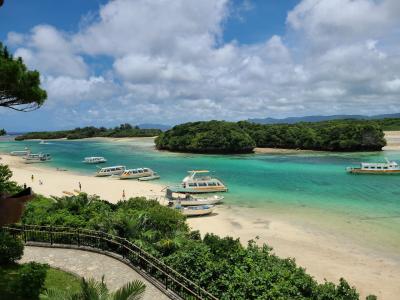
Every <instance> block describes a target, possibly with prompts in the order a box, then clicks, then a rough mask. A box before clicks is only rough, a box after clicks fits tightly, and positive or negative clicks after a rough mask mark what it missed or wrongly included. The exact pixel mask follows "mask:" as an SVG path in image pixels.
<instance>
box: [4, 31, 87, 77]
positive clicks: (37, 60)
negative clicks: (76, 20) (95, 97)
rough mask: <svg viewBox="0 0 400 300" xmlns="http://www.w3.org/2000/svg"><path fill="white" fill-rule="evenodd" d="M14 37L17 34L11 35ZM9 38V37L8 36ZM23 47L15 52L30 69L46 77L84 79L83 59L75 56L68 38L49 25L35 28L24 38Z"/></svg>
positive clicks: (84, 66) (85, 66)
mask: <svg viewBox="0 0 400 300" xmlns="http://www.w3.org/2000/svg"><path fill="white" fill-rule="evenodd" d="M11 36H13V37H14V40H15V36H18V37H19V38H18V39H20V36H21V35H19V34H17V35H16V34H12V35H11ZM9 38H10V35H9ZM24 40H25V41H26V43H25V44H24V47H21V48H18V49H17V50H16V51H15V55H16V56H21V57H22V58H23V59H24V60H25V62H26V63H27V64H28V66H30V67H31V68H35V69H40V70H41V71H42V72H43V73H44V74H47V75H60V76H72V77H85V76H87V75H88V72H89V70H88V67H87V65H86V63H85V62H84V60H83V58H82V57H81V56H80V55H78V54H76V51H75V49H74V47H73V45H72V44H71V42H70V40H69V37H68V36H66V35H65V34H63V33H62V32H60V31H58V30H57V29H56V28H54V27H52V26H49V25H38V26H35V27H34V28H33V29H32V30H31V33H30V34H29V35H28V36H25V37H24Z"/></svg>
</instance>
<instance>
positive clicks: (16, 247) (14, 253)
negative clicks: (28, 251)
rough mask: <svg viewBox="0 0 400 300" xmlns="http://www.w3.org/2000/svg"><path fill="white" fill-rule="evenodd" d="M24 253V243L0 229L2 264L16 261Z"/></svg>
mask: <svg viewBox="0 0 400 300" xmlns="http://www.w3.org/2000/svg"><path fill="white" fill-rule="evenodd" d="M23 253H24V245H23V244H22V241H21V240H20V239H18V238H14V237H13V236H11V235H10V234H8V233H6V232H3V231H0V265H7V264H12V263H15V262H16V261H17V260H19V259H20V258H21V257H22V254H23Z"/></svg>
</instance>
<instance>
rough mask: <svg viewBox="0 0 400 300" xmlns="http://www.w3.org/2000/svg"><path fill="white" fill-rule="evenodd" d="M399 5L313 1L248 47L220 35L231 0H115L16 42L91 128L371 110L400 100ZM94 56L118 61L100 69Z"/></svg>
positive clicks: (52, 97)
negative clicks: (80, 19)
mask: <svg viewBox="0 0 400 300" xmlns="http://www.w3.org/2000/svg"><path fill="white" fill-rule="evenodd" d="M246 2H247V1H245V2H244V3H246ZM399 3H400V2H399V1H397V0H381V1H374V0H329V1H321V0H303V1H301V2H300V3H299V4H298V5H297V6H296V7H295V8H294V9H293V10H292V11H290V12H289V13H288V17H287V24H288V30H289V33H290V34H288V35H283V36H278V35H274V36H272V37H271V38H269V39H267V40H265V41H264V42H261V43H257V44H253V45H241V44H240V43H239V42H237V41H234V42H231V43H223V42H222V39H221V38H222V34H223V30H224V25H225V21H226V19H227V18H228V17H229V14H232V13H236V12H232V9H231V4H232V2H230V1H228V0H203V1H197V0H174V1H171V0H168V1H167V0H159V1H145V0H137V1H130V0H114V1H110V2H109V3H107V4H106V5H104V6H102V7H101V8H100V10H99V13H98V16H97V18H90V19H87V20H85V25H83V26H82V27H81V29H80V30H79V31H78V32H75V33H69V34H66V33H63V32H62V31H60V30H58V29H56V28H54V27H51V26H48V25H39V26H36V27H34V28H33V29H32V31H31V32H30V33H29V34H25V35H21V34H20V33H10V34H9V36H8V39H9V40H10V41H13V43H14V44H15V45H19V48H18V49H17V51H16V54H17V55H20V56H22V57H23V58H24V59H25V60H26V61H27V63H28V65H29V66H31V67H35V68H38V69H40V70H41V72H42V74H43V77H44V85H45V87H46V89H47V90H48V92H49V103H51V102H55V103H58V104H60V103H61V104H64V105H65V110H68V109H69V110H70V111H71V118H77V116H79V118H81V120H84V121H85V122H89V123H90V120H93V121H95V120H96V119H102V118H103V119H106V116H107V120H114V121H116V122H124V121H132V120H133V121H134V122H138V123H141V122H161V123H179V122H183V121H189V120H197V119H235V120H238V119H246V118H249V117H264V116H277V117H282V116H288V115H305V114H318V113H321V114H334V113H370V114H372V113H381V112H385V111H390V110H393V109H395V108H396V107H397V103H398V101H399V99H398V97H397V96H398V94H396V93H398V92H399V91H400V83H399V78H398V74H399V70H400V57H399V56H398V55H397V53H398V51H400V39H399V38H398V36H397V35H396V34H395V32H396V30H397V29H396V28H400V27H398V26H399V25H400V4H399ZM254 9H256V7H254ZM89 56H90V58H91V59H90V61H91V63H92V64H93V61H95V64H102V58H103V57H104V56H106V57H108V59H110V60H111V64H110V63H108V64H104V65H103V70H104V69H105V70H104V71H102V72H98V71H96V70H94V69H93V68H92V66H91V65H89V64H88V63H87V62H85V59H84V58H86V57H89ZM87 61H88V60H87ZM78 103H79V104H84V105H81V106H84V107H86V108H85V109H86V110H85V111H84V110H82V108H81V109H75V112H72V107H73V106H74V105H77V104H78ZM377 104H379V105H377ZM49 107H50V104H49ZM397 109H398V108H397ZM63 114H65V112H64V110H63ZM70 123H73V122H72V121H70Z"/></svg>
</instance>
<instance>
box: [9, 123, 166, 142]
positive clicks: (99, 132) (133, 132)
mask: <svg viewBox="0 0 400 300" xmlns="http://www.w3.org/2000/svg"><path fill="white" fill-rule="evenodd" d="M159 134H161V130H160V129H142V128H139V127H138V126H132V125H130V124H121V125H120V126H117V127H115V128H109V129H107V128H105V127H100V128H96V127H93V126H91V127H83V128H75V129H72V130H61V131H42V132H29V133H26V134H23V135H20V136H17V137H16V138H15V140H17V141H22V140H31V139H40V140H48V139H62V138H66V139H69V140H77V139H84V138H91V137H114V138H122V137H151V136H157V135H159Z"/></svg>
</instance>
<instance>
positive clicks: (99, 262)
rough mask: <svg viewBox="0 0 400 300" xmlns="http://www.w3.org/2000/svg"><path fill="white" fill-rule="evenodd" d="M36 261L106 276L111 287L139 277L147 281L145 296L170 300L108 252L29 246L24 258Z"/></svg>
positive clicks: (86, 273)
mask: <svg viewBox="0 0 400 300" xmlns="http://www.w3.org/2000/svg"><path fill="white" fill-rule="evenodd" d="M29 261H36V262H40V263H47V264H49V265H51V266H53V267H57V268H60V269H63V270H65V271H69V272H72V273H75V274H77V275H79V276H82V277H85V278H95V279H96V280H101V277H102V276H103V275H104V280H105V282H106V284H107V287H108V288H109V289H110V290H112V291H113V290H116V289H118V288H119V287H121V286H123V285H124V284H125V283H127V282H129V281H132V280H135V279H139V280H141V281H143V282H144V283H145V284H146V292H145V296H144V297H143V299H144V300H151V299H157V300H167V299H169V298H168V297H167V296H166V295H165V294H163V293H162V292H161V291H160V290H158V289H157V288H156V287H155V286H154V285H152V284H151V283H150V282H148V281H146V280H145V279H144V278H143V277H142V276H140V275H139V274H138V273H136V272H135V271H134V270H132V269H131V268H130V267H128V266H127V265H125V264H124V263H122V262H120V261H118V260H116V259H114V258H111V257H109V256H106V255H102V254H98V253H93V252H89V251H82V250H73V249H57V248H44V247H32V246H25V250H24V256H23V257H22V259H21V262H29Z"/></svg>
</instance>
